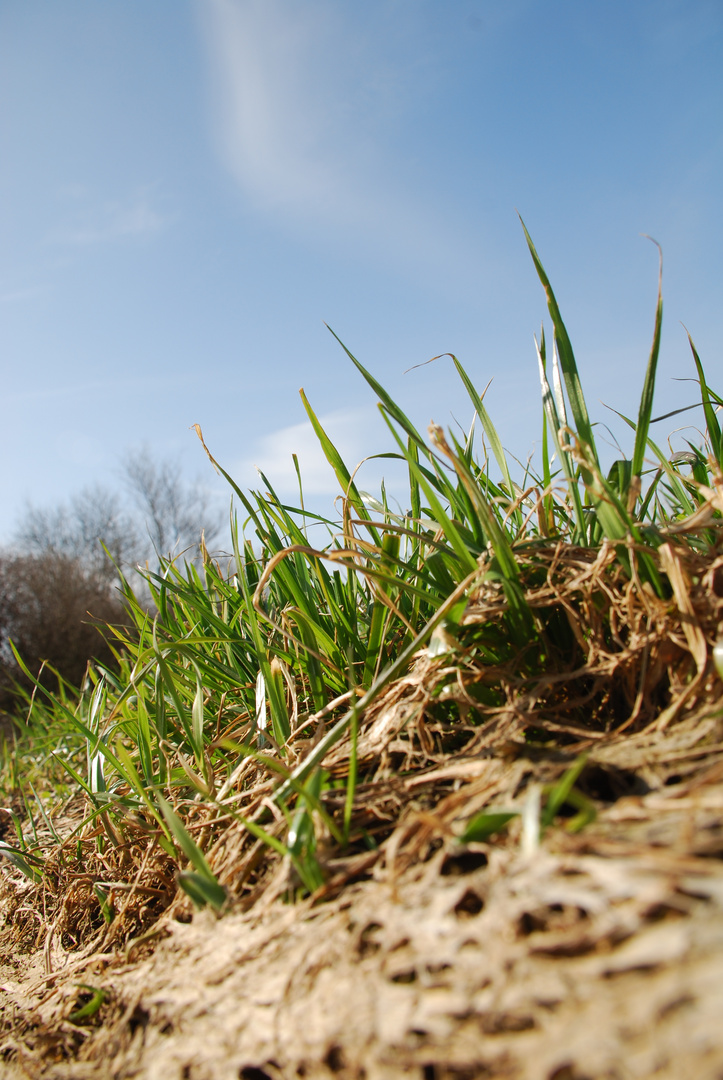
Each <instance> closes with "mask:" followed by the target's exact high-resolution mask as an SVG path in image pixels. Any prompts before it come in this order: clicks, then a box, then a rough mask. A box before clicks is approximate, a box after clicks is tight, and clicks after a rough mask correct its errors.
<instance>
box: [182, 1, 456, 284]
mask: <svg viewBox="0 0 723 1080" xmlns="http://www.w3.org/2000/svg"><path fill="white" fill-rule="evenodd" d="M198 10H199V12H200V15H201V25H202V27H203V31H204V37H205V40H206V44H207V55H208V64H209V72H210V82H211V87H212V94H211V102H212V125H213V127H214V129H215V135H216V141H217V144H218V147H219V150H220V155H221V158H222V160H223V162H224V164H225V166H226V167H227V168H228V169H229V171H230V172H231V174H232V175H233V177H234V179H235V180H236V182H237V184H238V187H239V189H240V191H241V193H242V195H243V197H244V198H245V200H246V202H247V204H249V205H250V206H252V207H253V208H254V209H255V210H257V211H261V212H262V213H266V214H267V215H268V216H269V217H273V219H274V220H275V222H276V224H280V223H282V222H283V223H285V224H286V225H287V226H290V227H291V228H295V227H302V228H303V227H307V228H308V227H313V228H314V231H315V234H316V235H317V236H322V237H323V238H324V239H325V240H327V241H332V242H341V243H348V242H349V241H350V240H351V241H353V242H354V243H355V244H356V245H359V246H364V247H366V248H367V250H369V249H371V250H372V251H373V252H374V253H375V254H378V253H379V252H380V251H382V252H384V254H386V255H387V256H389V258H390V259H391V260H392V261H394V262H396V263H397V264H400V263H403V264H405V265H406V266H407V267H409V266H412V265H418V262H419V259H420V257H422V258H424V259H426V260H427V261H431V260H436V261H439V260H440V259H441V260H442V261H443V262H445V263H447V264H449V265H454V264H456V265H457V266H458V267H459V265H460V257H461V256H463V254H464V249H465V248H466V246H467V240H466V238H465V236H464V234H460V233H459V230H458V229H457V228H456V227H455V226H450V224H449V222H447V221H445V220H444V217H443V216H440V214H439V212H438V210H437V209H435V207H434V206H433V205H430V203H429V200H428V199H426V198H425V197H423V196H420V195H418V194H417V193H415V191H414V190H413V189H412V188H411V186H410V184H409V183H408V182H405V180H404V179H403V177H404V175H405V171H406V169H407V164H408V163H406V162H405V161H404V160H402V159H399V158H398V156H397V154H396V152H395V148H394V142H395V139H394V131H395V130H396V125H397V124H398V122H399V118H400V117H403V116H405V115H406V114H407V113H408V111H409V110H411V109H413V108H415V101H416V99H418V97H419V92H420V85H419V84H420V78H421V77H420V70H421V69H425V64H428V65H430V66H431V65H432V64H433V60H432V59H431V58H428V57H426V54H424V50H422V55H421V56H420V55H419V54H415V56H414V59H413V60H412V59H410V60H409V62H408V66H407V67H406V68H405V65H404V63H401V64H400V63H399V58H398V57H397V58H396V66H391V65H389V64H388V63H387V61H386V60H385V58H384V56H382V55H380V52H379V48H378V41H377V42H376V43H375V41H374V38H373V35H372V34H371V33H369V37H368V39H365V38H364V36H363V35H361V34H360V33H358V29H359V28H358V27H355V26H353V25H352V22H351V18H350V15H349V11H348V10H347V9H346V8H345V7H344V5H338V4H335V3H330V2H329V0H305V3H304V4H298V3H296V2H295V0H198ZM410 170H411V166H410ZM410 175H411V171H410ZM394 177H396V179H394ZM469 254H470V258H471V257H472V251H471V250H470V253H469Z"/></svg>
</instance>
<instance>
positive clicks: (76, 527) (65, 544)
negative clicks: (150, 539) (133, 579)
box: [14, 485, 140, 581]
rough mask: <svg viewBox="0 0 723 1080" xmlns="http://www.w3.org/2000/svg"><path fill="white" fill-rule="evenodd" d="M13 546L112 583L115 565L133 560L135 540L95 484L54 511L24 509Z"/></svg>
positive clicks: (131, 527)
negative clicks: (71, 563) (74, 564)
mask: <svg viewBox="0 0 723 1080" xmlns="http://www.w3.org/2000/svg"><path fill="white" fill-rule="evenodd" d="M14 547H16V548H17V549H18V550H20V551H21V552H23V553H26V554H28V555H36V556H40V555H43V554H46V553H53V554H56V555H63V556H65V557H67V558H70V559H75V560H79V561H80V563H82V565H83V566H84V567H85V568H86V570H88V571H90V572H91V573H93V574H94V575H97V576H100V577H102V578H104V579H106V580H108V581H112V580H114V579H115V577H116V572H115V566H117V567H118V568H121V569H122V568H123V567H125V566H128V565H130V564H131V563H133V562H134V561H136V560H137V559H138V557H139V554H140V550H139V549H140V537H139V531H138V528H137V526H136V525H135V523H134V522H133V521H132V519H131V516H130V515H129V514H128V512H127V511H126V510H125V509H124V508H123V506H122V505H121V502H120V499H119V498H118V496H117V495H116V494H115V493H113V492H111V491H109V490H108V489H106V488H103V487H100V485H96V486H95V487H92V488H85V489H84V490H83V491H81V492H80V494H78V495H76V496H74V497H73V498H72V499H71V500H70V502H69V503H63V504H61V505H60V506H57V507H53V508H47V507H46V508H39V507H35V506H32V505H31V506H28V508H27V510H26V512H25V515H24V517H23V518H22V520H21V522H20V524H19V526H18V528H17V529H16V532H15V544H14ZM106 552H107V554H106ZM108 556H110V559H109V558H108ZM114 564H115V566H114Z"/></svg>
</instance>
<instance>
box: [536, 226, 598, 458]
mask: <svg viewBox="0 0 723 1080" xmlns="http://www.w3.org/2000/svg"><path fill="white" fill-rule="evenodd" d="M520 222H521V224H522V228H523V230H524V233H525V239H526V240H527V246H528V248H529V249H530V254H531V255H532V261H533V262H534V264H535V269H536V270H537V276H538V277H539V279H540V281H541V283H542V287H543V289H544V290H545V295H546V296H547V307H548V310H549V312H550V318H551V319H552V325H553V326H554V328H555V340H556V342H557V348H558V352H559V355H560V364H561V367H562V373H563V376H564V379H565V387H566V389H567V397H568V401H569V402H570V408H571V409H572V415H573V417H574V419H575V426H576V428H577V433H578V435H579V437H580V438H581V439H582V440H583V442H585V443H587V445H588V446H589V447H590V452H591V454H592V455H593V458H594V460H595V462H596V463H597V460H598V459H597V451H596V449H595V439H594V436H593V431H592V424H591V423H590V416H589V414H588V411H587V405H586V403H585V395H584V394H583V390H582V383H581V382H580V375H579V372H578V370H577V363H576V362H575V354H574V352H573V350H572V344H571V342H570V337H569V334H568V332H567V329H566V327H565V323H564V322H563V320H562V315H561V314H560V308H559V306H558V303H557V300H556V299H555V294H554V292H553V291H552V286H551V285H550V280H549V278H548V276H547V274H546V273H545V269H544V267H543V265H542V262H541V261H540V257H539V255H538V254H537V250H536V249H535V245H534V244H533V242H532V237H531V236H530V234H529V233H528V231H527V227H526V226H525V223H524V221H523V220H522V218H520Z"/></svg>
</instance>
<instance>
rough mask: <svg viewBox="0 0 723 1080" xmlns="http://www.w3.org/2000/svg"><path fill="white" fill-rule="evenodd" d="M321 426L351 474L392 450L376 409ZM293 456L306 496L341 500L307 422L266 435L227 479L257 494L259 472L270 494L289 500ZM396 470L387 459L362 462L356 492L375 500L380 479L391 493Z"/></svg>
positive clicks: (342, 412)
mask: <svg viewBox="0 0 723 1080" xmlns="http://www.w3.org/2000/svg"><path fill="white" fill-rule="evenodd" d="M319 420H320V423H321V425H322V427H323V428H324V430H325V431H326V433H327V435H328V436H329V438H330V439H331V441H332V443H333V444H334V446H335V447H336V449H337V450H338V451H339V453H340V454H341V457H342V459H343V461H344V463H345V464H346V466H347V468H348V469H349V471H350V472H352V473H353V472H354V470H355V468H356V467H357V465H359V464H360V463H361V462H362V461H364V459H365V458H366V457H367V456H368V455H369V454H370V453H374V452H375V451H376V452H383V451H385V450H389V449H390V446H389V443H390V438H389V432H388V431H387V429H386V427H385V425H384V423H383V421H382V420H381V419H380V417H379V414H378V412H377V411H376V410H375V409H374V408H359V409H337V410H335V411H334V412H330V413H327V414H325V415H323V416H321V417H320V418H319ZM292 454H296V455H297V457H298V460H299V470H300V472H301V479H302V483H303V488H304V494H305V495H309V496H319V495H326V496H335V495H339V494H341V492H340V490H339V484H338V482H337V480H336V477H335V475H334V472H333V470H332V468H331V466H330V465H329V463H328V461H327V460H326V458H325V457H324V453H323V451H322V449H321V447H320V445H319V440H318V439H317V437H316V434H315V433H314V430H313V428H312V426H311V424H310V423H309V422H308V421H307V422H304V423H300V424H292V425H291V426H289V427H285V428H281V429H279V430H278V431H273V432H270V433H269V434H268V435H264V436H263V437H262V438H261V439H260V440H259V441H258V443H257V444H256V446H255V447H254V448H253V450H252V453H251V454H250V455H249V456H248V457H246V458H244V459H242V460H241V461H239V462H238V463H237V464H236V466H235V467H234V469H232V471H231V474H232V475H233V476H234V478H235V479H236V480H237V481H238V482H239V483H240V484H241V486H242V487H254V488H259V487H260V480H259V476H258V472H257V470H260V471H261V472H263V473H264V474H265V475H266V477H267V478H268V480H269V483H270V484H272V485H273V487H274V489H275V490H276V491H277V492H278V493H279V494H280V495H283V496H284V497H287V496H290V495H293V494H295V493H297V492H298V481H297V477H296V471H295V469H294V464H293V460H292ZM400 468H401V466H398V465H397V463H395V462H393V461H390V460H388V459H382V460H371V461H368V462H364V464H363V465H362V467H361V469H360V470H359V472H358V473H357V475H356V477H355V480H356V483H357V486H359V487H360V488H361V489H363V490H369V491H371V493H372V494H378V490H379V483H380V480H381V478H382V476H384V477H385V478H386V481H387V485H388V487H389V488H390V490H391V491H392V493H393V492H394V490H395V486H396V485H395V482H396V480H397V476H398V473H399V471H400Z"/></svg>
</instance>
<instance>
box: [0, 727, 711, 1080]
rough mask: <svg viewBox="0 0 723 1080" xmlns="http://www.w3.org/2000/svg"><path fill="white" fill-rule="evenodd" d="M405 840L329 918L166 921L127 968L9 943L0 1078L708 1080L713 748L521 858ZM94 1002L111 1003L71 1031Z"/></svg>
mask: <svg viewBox="0 0 723 1080" xmlns="http://www.w3.org/2000/svg"><path fill="white" fill-rule="evenodd" d="M711 759H718V760H713V761H711ZM485 765H489V763H485V762H479V763H478V768H479V770H480V771H483V770H484V768H485ZM408 835H409V822H408V823H407V829H406V832H405V833H404V834H402V833H401V832H399V833H397V834H393V838H392V839H393V840H394V837H396V840H395V841H394V842H389V843H388V844H387V845H386V852H385V855H384V857H383V858H381V859H379V860H378V861H377V863H376V865H375V866H374V868H373V872H372V874H371V876H369V877H368V878H367V880H362V881H357V882H356V883H353V884H351V885H349V886H348V887H347V888H345V889H343V890H341V891H340V892H339V894H338V895H337V896H336V897H334V898H332V899H330V900H327V901H326V902H316V903H314V902H312V901H308V900H307V901H305V902H302V903H300V904H296V905H289V904H285V903H282V902H281V901H280V900H279V899H269V900H267V901H266V902H261V903H260V904H257V905H256V906H255V907H254V909H253V910H251V911H248V912H245V913H244V912H243V911H239V910H231V911H230V912H228V913H227V914H225V915H224V916H222V917H220V918H218V917H216V916H214V915H212V914H211V913H210V912H207V911H206V912H200V913H196V914H194V915H193V916H192V917H191V916H190V913H189V911H188V909H186V908H184V907H183V906H181V907H179V908H176V909H175V910H173V911H171V912H169V913H168V914H167V915H166V916H164V917H163V918H162V919H161V920H160V922H158V923H157V924H156V927H155V930H156V931H157V935H156V936H155V937H154V938H152V939H151V940H150V941H147V942H145V943H144V942H141V943H140V944H139V945H138V946H137V947H135V948H134V949H132V950H131V951H130V952H128V951H123V950H119V949H116V950H110V951H108V952H106V953H100V954H99V953H97V952H95V953H94V954H91V955H88V956H85V957H84V956H83V955H82V950H81V955H78V953H77V952H75V953H74V952H67V953H66V952H64V951H63V950H62V948H61V947H60V945H59V944H58V942H57V941H48V939H47V936H46V939H45V941H44V942H43V947H42V948H37V949H34V948H30V949H29V950H28V951H26V952H23V949H22V944H20V943H16V944H15V946H14V949H13V951H12V953H9V952H8V950H7V949H6V951H5V955H4V957H3V968H2V970H1V972H0V977H1V980H2V997H3V1000H4V1038H3V1041H2V1045H1V1047H0V1054H2V1057H3V1058H4V1062H5V1064H4V1066H3V1075H4V1076H7V1077H8V1078H9V1080H16V1078H20V1077H23V1078H28V1077H29V1078H32V1080H39V1078H43V1080H61V1078H63V1080H76V1078H77V1080H82V1078H86V1077H88V1078H94V1080H96V1078H97V1080H100V1078H105V1077H108V1078H111V1077H112V1078H117V1080H131V1078H137V1080H141V1078H142V1080H239V1078H241V1080H264V1078H270V1080H276V1078H278V1077H284V1078H286V1077H289V1078H291V1077H309V1078H332V1077H334V1078H338V1080H343V1078H352V1077H353V1078H361V1077H365V1078H367V1080H377V1078H378V1080H387V1078H389V1080H395V1078H397V1077H400V1078H401V1077H415V1078H419V1080H443V1078H444V1080H446V1078H455V1080H472V1078H477V1077H500V1078H503V1077H504V1078H508V1077H509V1078H515V1080H632V1078H635V1080H638V1078H646V1080H647V1078H653V1077H655V1078H656V1080H658V1078H659V1080H680V1077H682V1076H688V1077H691V1080H692V1078H693V1077H695V1080H721V1077H723V1024H721V1019H720V1018H721V1016H723V862H722V861H721V854H722V853H723V761H721V760H720V754H719V752H718V751H717V748H711V752H710V753H709V754H708V755H707V756H706V766H705V767H704V768H702V769H700V770H698V769H696V771H695V774H694V775H693V777H692V778H688V779H682V780H680V781H679V782H676V783H668V784H667V785H663V786H661V787H660V788H659V789H658V790H651V791H650V792H649V793H648V794H646V795H642V796H639V795H633V796H624V797H622V798H619V799H617V800H616V801H614V802H612V803H610V804H609V805H608V807H607V808H606V809H604V810H603V812H602V813H601V814H600V816H599V818H598V820H597V822H596V823H595V824H593V825H591V826H589V827H588V828H587V829H586V830H584V832H583V833H581V834H580V835H577V836H570V835H567V834H566V833H565V832H564V831H563V830H562V829H555V830H551V831H550V832H549V833H548V834H547V836H546V837H545V839H544V841H543V844H542V846H541V848H540V849H539V850H538V851H536V852H532V853H530V854H527V855H523V854H522V853H521V851H520V848H519V843H518V841H519V837H515V835H514V833H513V835H512V836H511V838H510V839H509V841H508V843H507V844H506V846H504V847H500V846H499V845H497V844H495V843H488V844H471V845H467V846H466V847H464V848H462V847H461V846H460V845H459V844H457V843H456V842H455V841H454V840H452V839H451V838H447V839H445V840H444V841H443V842H442V843H441V844H439V843H436V844H435V843H431V844H428V845H427V847H426V848H425V849H422V850H421V851H420V850H419V849H417V851H416V854H415V855H412V854H411V851H410V850H408V849H407V848H406V847H405V843H404V837H405V836H408ZM284 872H285V871H284V868H283V866H280V867H279V873H280V874H283V873H284ZM5 891H6V895H5V902H6V905H7V903H8V902H9V900H10V896H9V890H8V888H7V887H6V890H5ZM267 895H269V896H272V895H273V890H270V891H269V892H268V894H267ZM15 902H17V895H16V896H15ZM189 919H190V921H188V920H189ZM5 935H6V942H7V943H9V942H10V941H11V937H12V935H11V934H10V929H9V928H6V931H5ZM26 944H27V943H26ZM89 987H92V988H93V989H94V990H95V989H98V990H102V991H103V992H104V995H105V999H104V1003H103V1004H102V1006H101V1007H100V1009H99V1010H98V1011H97V1012H96V1013H95V1014H94V1015H93V1016H92V1017H91V1018H87V1019H85V1020H83V1019H82V1018H80V1019H79V1018H77V1016H76V1014H77V1012H78V1011H79V1009H80V1008H81V1007H82V1005H83V1004H84V1003H85V1002H87V1001H88V1000H89V998H90V997H91V996H92V993H93V990H89V989H88V988H89ZM71 1015H72V1016H76V1019H75V1022H73V1021H72V1020H71V1019H70V1017H71Z"/></svg>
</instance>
